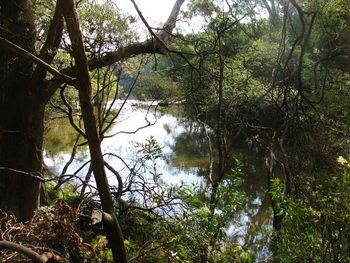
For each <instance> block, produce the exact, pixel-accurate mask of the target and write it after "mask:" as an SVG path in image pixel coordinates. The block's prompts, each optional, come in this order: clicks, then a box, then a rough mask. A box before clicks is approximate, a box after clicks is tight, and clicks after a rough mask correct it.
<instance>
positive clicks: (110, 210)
mask: <svg viewBox="0 0 350 263" xmlns="http://www.w3.org/2000/svg"><path fill="white" fill-rule="evenodd" d="M60 5H61V8H62V10H63V15H64V18H65V21H66V24H67V29H68V34H69V37H70V40H71V43H72V49H73V56H74V59H75V63H76V68H77V81H78V85H77V88H78V90H79V101H80V106H81V111H82V115H83V121H84V127H85V133H86V137H87V139H88V144H89V150H90V157H91V167H92V171H93V173H94V177H95V180H96V184H97V189H98V191H99V195H100V199H101V204H102V209H103V212H104V217H103V225H104V228H105V231H106V234H107V238H108V241H109V244H110V246H111V248H112V252H113V257H114V261H115V262H120V263H123V262H127V257H126V252H125V247H124V239H123V234H122V231H121V229H120V226H119V222H118V220H117V217H116V215H115V210H114V206H113V199H112V195H111V192H110V189H109V184H108V180H107V176H106V172H105V169H104V160H103V156H102V151H101V145H100V138H99V136H98V131H97V123H96V119H95V116H94V113H93V106H92V103H91V90H92V87H91V79H90V75H89V68H88V63H87V58H86V54H85V50H84V44H83V36H82V33H81V31H80V26H79V21H78V17H77V13H76V10H75V5H74V2H73V0H65V1H62V0H60Z"/></svg>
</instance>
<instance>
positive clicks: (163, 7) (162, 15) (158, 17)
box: [113, 0, 203, 35]
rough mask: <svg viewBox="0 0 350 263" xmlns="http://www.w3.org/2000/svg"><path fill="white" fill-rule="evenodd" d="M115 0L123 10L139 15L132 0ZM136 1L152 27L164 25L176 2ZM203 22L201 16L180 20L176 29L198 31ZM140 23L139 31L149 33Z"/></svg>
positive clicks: (165, 0) (185, 4) (188, 31)
mask: <svg viewBox="0 0 350 263" xmlns="http://www.w3.org/2000/svg"><path fill="white" fill-rule="evenodd" d="M113 1H114V2H115V3H116V4H117V6H118V7H119V8H120V9H121V10H122V11H123V12H127V13H129V14H131V15H133V16H135V17H137V18H138V17H139V16H138V14H137V12H136V11H135V8H134V6H133V4H132V3H131V1H130V0H113ZM135 2H136V4H137V6H138V7H139V9H140V10H141V12H142V14H143V16H144V17H145V18H146V19H147V22H148V24H149V25H150V26H151V27H159V26H161V25H163V23H164V22H165V21H166V19H167V18H168V16H169V14H170V12H171V10H172V8H173V5H174V4H175V0H135ZM187 2H188V1H185V2H184V3H183V5H182V7H181V10H186V6H187ZM202 24H203V21H202V20H201V19H200V18H194V19H192V20H190V21H187V22H182V23H181V22H180V21H178V22H177V24H176V30H179V31H180V32H181V33H192V32H198V31H199V30H200V28H201V26H202ZM139 25H140V28H137V31H138V32H139V33H140V34H141V35H147V33H148V31H147V29H146V28H145V26H144V25H143V23H142V22H139Z"/></svg>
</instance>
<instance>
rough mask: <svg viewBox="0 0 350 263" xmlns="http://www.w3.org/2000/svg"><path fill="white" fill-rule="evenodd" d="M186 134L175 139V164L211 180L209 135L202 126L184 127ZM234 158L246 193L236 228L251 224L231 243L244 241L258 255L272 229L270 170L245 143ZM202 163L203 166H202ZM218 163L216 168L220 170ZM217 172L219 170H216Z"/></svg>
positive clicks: (237, 147)
mask: <svg viewBox="0 0 350 263" xmlns="http://www.w3.org/2000/svg"><path fill="white" fill-rule="evenodd" d="M184 127H185V131H184V132H183V133H181V134H180V135H178V136H177V137H175V138H174V139H175V143H174V144H173V145H171V146H170V147H171V150H172V152H173V154H172V156H171V157H170V158H171V159H170V161H171V164H172V165H174V166H176V165H177V164H179V163H180V161H181V162H182V163H186V164H185V165H182V166H181V168H182V169H187V168H188V169H189V168H192V167H193V166H196V165H198V164H201V165H198V166H196V167H198V171H197V175H198V176H201V177H204V178H207V176H208V172H209V157H208V156H209V150H208V141H207V138H206V134H205V131H204V129H203V128H202V126H201V125H199V124H197V123H184ZM233 153H234V155H233V156H231V158H236V159H238V160H240V161H241V164H242V169H243V172H244V177H243V178H242V179H243V182H242V184H241V186H240V187H239V188H240V189H233V190H241V191H243V192H244V193H245V196H246V201H245V203H244V204H243V206H242V208H241V209H239V210H237V214H236V216H235V218H232V224H233V225H234V226H237V227H240V226H242V224H244V222H242V221H243V218H244V217H245V218H247V219H248V220H247V221H248V223H247V225H246V226H244V229H245V231H244V233H241V234H237V235H236V236H234V237H232V239H231V242H235V243H236V242H238V240H242V242H243V245H244V247H246V248H247V249H249V250H251V251H252V253H254V254H256V253H258V252H259V251H261V249H262V248H263V247H264V244H267V243H268V242H267V239H269V235H267V234H266V233H264V231H266V230H267V229H269V226H271V208H270V200H269V197H268V195H267V178H266V174H267V173H266V167H265V163H264V157H265V153H264V152H263V151H259V149H256V148H254V147H251V146H249V145H248V144H247V143H245V141H244V140H242V141H241V142H239V143H237V144H236V145H235V147H234V148H233ZM199 159H201V160H202V162H200V163H199V162H198V160H199ZM216 165H217V164H216V162H214V166H216ZM213 170H214V171H217V169H216V168H215V167H214V169H213Z"/></svg>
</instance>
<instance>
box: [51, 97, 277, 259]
mask: <svg viewBox="0 0 350 263" xmlns="http://www.w3.org/2000/svg"><path fill="white" fill-rule="evenodd" d="M142 104H143V105H142ZM117 105H121V102H118V103H117ZM147 105H148V104H147V103H141V102H138V101H132V100H130V101H128V102H127V103H126V105H125V107H124V108H123V110H122V111H121V113H120V115H119V116H118V119H117V123H116V124H115V125H114V126H113V127H112V128H111V129H110V130H109V132H108V135H114V136H111V137H108V136H107V138H105V139H104V140H103V143H102V151H103V153H104V154H105V159H106V161H107V162H108V163H109V164H111V165H112V166H113V168H114V169H115V170H117V171H118V172H119V173H120V175H121V176H122V177H123V179H124V180H126V178H127V176H128V174H129V173H130V171H129V170H128V169H125V166H126V164H127V165H132V164H133V163H135V162H136V158H135V157H136V156H138V154H139V146H137V145H138V144H142V143H145V140H146V139H148V138H150V136H153V138H154V139H155V140H156V141H157V143H158V144H159V145H160V146H161V147H162V154H161V157H160V158H157V159H156V169H157V173H158V174H161V175H160V177H159V180H162V182H163V183H164V184H167V185H174V186H177V185H180V184H186V185H189V186H190V185H199V186H203V185H205V184H206V180H205V177H204V176H203V175H205V174H207V173H208V167H209V155H208V142H207V140H206V137H205V136H204V134H203V130H202V129H201V128H200V126H199V125H198V124H197V123H194V122H190V121H188V120H186V119H184V118H183V117H182V114H181V110H179V109H178V108H177V106H171V107H170V108H171V109H170V110H165V111H164V110H162V111H155V109H154V107H152V108H149V107H147ZM140 127H144V128H141V129H140ZM57 136H60V135H59V134H57ZM237 145H239V146H236V148H235V149H234V156H233V157H234V158H236V159H238V160H240V162H241V164H242V170H243V172H244V176H243V183H242V184H241V186H240V188H241V189H239V190H241V191H243V192H244V193H245V199H244V202H243V206H242V208H241V209H239V211H237V215H236V216H235V218H234V219H232V222H231V224H230V225H229V226H228V227H227V230H226V232H227V235H228V237H229V238H230V240H231V241H232V242H234V243H235V244H240V245H241V246H243V247H245V248H246V249H248V250H249V251H250V252H251V253H253V254H254V255H255V261H256V262H263V261H264V259H265V258H266V257H267V256H268V255H269V251H268V246H267V244H268V243H269V239H270V234H271V229H272V211H271V208H270V200H269V198H268V195H267V178H266V169H265V167H264V157H263V156H262V153H260V152H259V149H258V148H257V147H254V146H253V145H249V144H247V143H244V142H242V143H239V144H237ZM48 152H49V151H46V154H45V163H46V165H47V166H48V167H49V168H50V170H51V171H52V172H53V173H54V174H56V175H59V174H60V173H61V171H62V169H63V167H64V165H65V163H66V162H67V161H68V160H69V158H70V153H69V152H65V151H59V152H55V153H54V154H48ZM116 156H118V157H116ZM119 157H120V158H119ZM121 159H123V162H122V161H121ZM87 160H88V151H87V149H85V150H83V151H79V152H78V154H77V156H76V158H75V160H74V162H73V163H72V164H71V165H70V166H69V168H68V170H67V172H66V173H67V174H73V173H75V172H76V171H77V170H78V169H79V167H81V166H82V164H84V163H85V162H86V161H87ZM87 169H88V168H87V166H85V167H84V168H83V169H81V170H80V171H79V173H77V175H79V176H81V177H84V176H85V175H86V174H87ZM108 176H109V182H110V184H111V185H117V184H118V183H117V179H116V178H115V176H114V175H113V174H112V173H108Z"/></svg>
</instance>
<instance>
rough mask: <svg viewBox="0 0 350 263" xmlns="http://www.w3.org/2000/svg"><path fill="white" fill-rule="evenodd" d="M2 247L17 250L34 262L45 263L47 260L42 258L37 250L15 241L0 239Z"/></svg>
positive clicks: (0, 247)
mask: <svg viewBox="0 0 350 263" xmlns="http://www.w3.org/2000/svg"><path fill="white" fill-rule="evenodd" d="M0 249H7V250H12V251H16V252H18V253H20V254H22V255H24V256H26V257H28V258H30V259H31V260H33V261H34V262H38V263H45V262H46V260H45V259H44V258H42V257H41V256H40V255H39V254H38V253H36V252H35V251H33V250H31V249H30V248H27V247H25V246H23V245H20V244H17V243H14V242H10V241H6V240H1V241H0Z"/></svg>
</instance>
